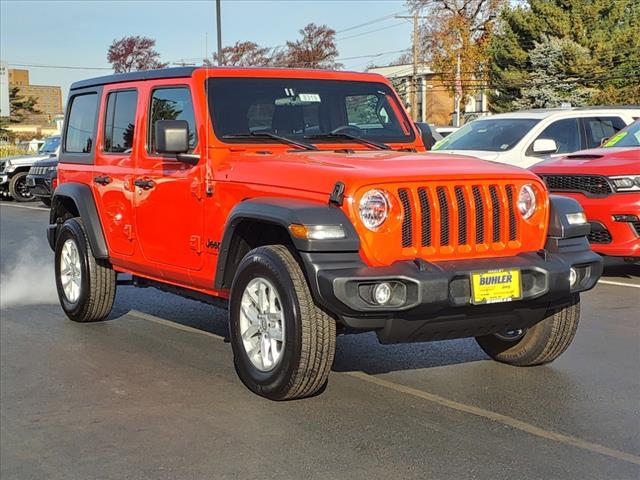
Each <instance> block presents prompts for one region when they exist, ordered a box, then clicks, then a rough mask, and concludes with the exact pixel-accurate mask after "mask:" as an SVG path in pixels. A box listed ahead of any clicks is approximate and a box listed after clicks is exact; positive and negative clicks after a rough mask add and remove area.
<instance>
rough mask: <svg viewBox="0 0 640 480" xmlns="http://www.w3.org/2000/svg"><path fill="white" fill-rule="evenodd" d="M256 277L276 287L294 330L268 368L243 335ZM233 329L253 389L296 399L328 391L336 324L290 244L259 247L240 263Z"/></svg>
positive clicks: (238, 360)
mask: <svg viewBox="0 0 640 480" xmlns="http://www.w3.org/2000/svg"><path fill="white" fill-rule="evenodd" d="M256 277H263V278H265V279H267V280H268V281H269V282H271V283H272V284H273V285H274V287H275V289H276V291H277V293H278V296H279V297H280V300H281V307H282V312H283V317H284V326H285V332H289V333H286V335H285V342H284V346H283V347H282V348H283V350H282V352H283V353H282V358H281V360H280V361H279V363H278V364H277V365H276V366H275V367H274V368H273V370H271V371H268V372H264V371H261V370H259V369H258V368H256V367H255V366H254V365H253V364H252V362H251V361H250V359H249V356H248V354H247V351H246V350H245V348H244V346H243V342H242V338H241V334H240V306H241V301H242V296H243V293H244V291H245V288H246V287H247V285H248V284H249V282H250V281H251V280H253V279H254V278H256ZM229 331H230V336H231V346H232V348H233V356H234V364H235V367H236V371H237V373H238V376H239V377H240V379H241V380H242V382H243V383H244V384H245V385H246V386H247V387H248V388H249V389H250V390H251V391H253V392H255V393H257V394H258V395H261V396H263V397H266V398H269V399H271V400H292V399H296V398H304V397H309V396H311V395H314V394H315V393H318V392H321V391H322V390H323V389H324V387H325V385H326V383H327V379H328V376H329V372H330V370H331V365H332V364H333V358H334V354H335V345H336V323H335V320H334V319H333V318H331V317H330V316H329V315H327V314H326V313H325V312H323V311H322V310H321V309H320V308H318V307H317V306H316V305H315V303H314V301H313V298H312V296H311V292H310V291H309V287H308V285H307V282H306V279H305V276H304V274H303V272H302V269H301V268H300V265H299V264H298V262H297V261H296V259H295V258H294V256H293V255H292V253H291V252H290V251H289V249H288V248H287V247H285V246H284V245H271V246H265V247H259V248H256V249H254V250H252V251H250V252H249V253H248V254H247V255H246V256H245V257H244V258H243V259H242V261H241V262H240V265H239V266H238V270H237V272H236V275H235V278H234V280H233V285H232V287H231V298H230V302H229Z"/></svg>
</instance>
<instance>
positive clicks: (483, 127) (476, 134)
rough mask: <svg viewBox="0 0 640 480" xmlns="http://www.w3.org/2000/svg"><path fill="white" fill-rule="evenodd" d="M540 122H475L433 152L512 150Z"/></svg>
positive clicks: (526, 120)
mask: <svg viewBox="0 0 640 480" xmlns="http://www.w3.org/2000/svg"><path fill="white" fill-rule="evenodd" d="M538 122H539V120H537V119H533V118H531V119H529V118H527V119H525V118H515V119H514V118H501V119H493V120H492V119H488V120H475V121H473V122H471V123H467V124H466V125H465V126H464V127H462V128H461V129H460V130H457V131H455V132H453V133H452V134H451V135H449V136H448V137H446V138H444V139H442V140H440V141H439V142H438V143H436V144H435V145H434V146H433V150H485V151H489V152H503V151H506V150H511V149H512V148H513V147H514V146H515V145H516V144H517V143H518V142H519V141H520V140H522V137H524V136H525V135H526V134H527V133H528V132H529V130H531V128H533V126H534V125H535V124H536V123H538Z"/></svg>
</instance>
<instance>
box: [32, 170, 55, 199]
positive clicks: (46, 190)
mask: <svg viewBox="0 0 640 480" xmlns="http://www.w3.org/2000/svg"><path fill="white" fill-rule="evenodd" d="M27 186H28V187H29V190H31V193H32V194H33V195H35V196H36V197H51V195H52V193H53V189H52V178H51V176H50V175H46V174H45V175H32V174H29V175H27Z"/></svg>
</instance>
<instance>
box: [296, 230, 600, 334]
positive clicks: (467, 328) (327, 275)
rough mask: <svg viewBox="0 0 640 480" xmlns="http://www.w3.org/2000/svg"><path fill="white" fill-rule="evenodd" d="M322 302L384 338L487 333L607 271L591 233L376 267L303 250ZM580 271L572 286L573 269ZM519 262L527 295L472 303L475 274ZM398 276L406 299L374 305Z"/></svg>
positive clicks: (514, 323) (535, 315)
mask: <svg viewBox="0 0 640 480" xmlns="http://www.w3.org/2000/svg"><path fill="white" fill-rule="evenodd" d="M301 256H302V259H303V263H304V265H305V268H306V270H307V274H308V278H309V280H310V284H311V287H312V290H313V292H314V295H315V297H316V301H317V302H318V303H319V304H321V305H322V306H323V307H324V308H325V309H327V310H328V311H330V312H332V313H333V314H335V315H336V316H337V317H338V319H339V321H340V322H342V324H343V325H344V326H346V327H348V328H352V329H357V330H375V331H377V333H378V337H379V339H380V341H381V342H382V343H395V342H405V341H418V340H435V339H445V338H460V337H468V336H479V335H487V334H491V333H497V332H500V331H504V330H505V329H517V328H526V327H530V326H532V325H534V324H536V323H537V322H539V321H540V320H542V319H544V318H545V316H546V313H547V311H548V310H549V309H550V308H554V307H557V306H560V305H563V304H565V303H568V301H569V299H570V298H571V296H572V295H573V294H576V293H579V292H582V291H585V290H589V289H591V288H593V286H594V285H595V284H596V282H597V280H598V278H599V277H600V275H601V274H602V259H601V258H600V257H599V256H598V255H596V254H595V253H593V252H592V251H591V250H590V249H589V245H588V243H587V240H586V238H585V237H577V238H568V239H558V238H549V240H548V242H547V245H546V246H545V249H544V250H542V251H540V252H536V253H524V254H520V255H517V256H514V257H505V258H493V259H473V260H457V261H447V262H438V263H429V262H425V261H417V262H397V263H395V264H393V265H391V266H389V267H382V268H372V267H368V266H366V265H364V264H363V262H362V260H361V259H360V257H359V255H358V254H354V253H344V254H335V253H333V254H327V253H301ZM572 267H573V268H575V269H576V270H577V272H578V281H577V282H576V284H575V285H574V286H573V287H571V286H570V281H569V272H570V269H571V268H572ZM498 268H509V269H512V268H517V269H520V271H521V275H522V290H523V297H522V299H521V300H516V301H513V302H508V303H500V304H490V305H473V304H472V303H471V284H470V276H471V273H472V272H475V271H478V270H480V271H482V270H493V269H498ZM381 281H389V282H397V284H398V285H401V287H399V288H403V289H404V291H405V292H406V302H404V303H402V304H401V305H400V304H398V305H395V306H394V307H392V308H389V307H388V306H377V305H375V304H373V302H372V301H371V300H369V298H370V297H368V296H367V295H366V294H365V295H363V294H362V292H365V293H366V292H367V288H368V286H370V285H371V284H375V283H376V282H381Z"/></svg>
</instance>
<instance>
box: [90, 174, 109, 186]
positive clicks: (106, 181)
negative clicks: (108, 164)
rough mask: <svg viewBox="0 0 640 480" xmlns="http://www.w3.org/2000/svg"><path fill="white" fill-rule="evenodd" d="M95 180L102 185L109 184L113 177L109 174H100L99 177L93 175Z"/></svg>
mask: <svg viewBox="0 0 640 480" xmlns="http://www.w3.org/2000/svg"><path fill="white" fill-rule="evenodd" d="M93 181H94V182H96V183H99V184H100V185H109V184H110V183H111V177H110V176H108V175H98V176H97V177H93Z"/></svg>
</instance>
